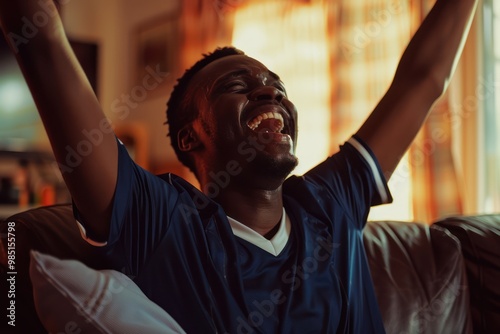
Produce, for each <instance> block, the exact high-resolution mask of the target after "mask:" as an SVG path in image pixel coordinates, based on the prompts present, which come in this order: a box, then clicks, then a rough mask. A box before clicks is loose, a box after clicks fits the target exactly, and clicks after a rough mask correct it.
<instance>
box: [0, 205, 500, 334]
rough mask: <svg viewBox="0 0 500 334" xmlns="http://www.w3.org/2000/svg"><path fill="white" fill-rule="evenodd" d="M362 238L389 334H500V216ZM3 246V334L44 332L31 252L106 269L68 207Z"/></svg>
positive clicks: (44, 212) (25, 227)
mask: <svg viewBox="0 0 500 334" xmlns="http://www.w3.org/2000/svg"><path fill="white" fill-rule="evenodd" d="M9 223H10V224H9ZM9 226H10V227H12V226H15V231H14V234H10V235H9V234H8V232H9V231H8V230H9ZM11 230H12V228H11ZM13 236H14V237H15V268H14V269H15V271H16V272H17V274H16V275H15V276H16V279H15V285H14V286H13V285H11V284H10V281H8V280H7V279H8V278H9V277H10V276H9V275H8V274H7V273H8V272H10V271H11V270H9V269H8V267H7V260H8V252H7V251H8V241H9V240H8V238H9V237H13ZM364 237H365V246H366V252H367V255H368V261H369V264H370V267H371V270H372V278H373V281H374V284H375V290H376V293H377V298H378V301H379V304H380V309H381V311H382V316H383V319H384V324H385V326H386V330H387V333H394V334H407V333H408V334H410V333H419V334H420V333H440V334H441V333H450V334H457V333H492V334H493V333H495V334H496V333H500V214H497V215H478V216H469V217H454V218H447V219H444V220H440V221H438V222H436V223H434V224H433V225H432V226H431V227H429V226H427V225H424V224H418V223H406V222H393V221H385V222H370V223H369V224H368V226H367V227H366V229H365V233H364ZM11 241H12V240H11ZM0 246H1V247H0V263H1V265H0V280H1V281H0V294H1V296H2V297H1V298H0V301H1V304H0V309H2V310H3V313H5V315H2V317H1V319H2V321H1V323H0V333H44V332H45V331H44V329H43V327H42V325H41V323H40V321H39V319H38V317H37V315H36V312H35V309H34V305H33V294H32V290H31V282H30V280H29V252H30V250H31V249H36V250H38V251H40V252H42V253H46V254H51V255H53V256H56V257H58V258H62V259H78V260H80V261H81V262H83V263H85V264H87V265H88V266H90V267H92V268H95V269H102V268H105V267H106V261H105V260H104V258H105V257H104V256H103V254H101V249H99V248H94V247H92V246H90V245H88V244H87V243H85V242H84V241H83V240H82V239H81V237H80V233H79V231H78V229H77V227H76V224H75V223H74V219H73V215H72V210H71V206H70V205H69V204H63V205H55V206H50V207H42V208H38V209H33V210H29V211H26V212H22V213H19V214H16V215H14V216H12V217H10V218H9V219H7V220H5V221H3V222H2V223H0ZM11 259H12V258H11ZM13 289H14V292H15V305H16V307H15V318H16V327H15V328H13V327H11V326H9V325H8V324H7V321H8V320H9V319H8V318H7V319H6V315H7V312H6V311H5V310H6V309H7V308H8V307H9V304H8V303H9V301H10V300H12V298H10V297H9V298H6V296H7V295H8V293H11V292H12V291H13ZM360 334H362V333H360Z"/></svg>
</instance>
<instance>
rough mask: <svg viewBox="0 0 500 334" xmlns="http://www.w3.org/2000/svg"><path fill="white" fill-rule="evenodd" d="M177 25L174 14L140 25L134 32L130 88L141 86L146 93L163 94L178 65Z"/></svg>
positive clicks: (178, 31)
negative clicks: (133, 62)
mask: <svg viewBox="0 0 500 334" xmlns="http://www.w3.org/2000/svg"><path fill="white" fill-rule="evenodd" d="M179 34H180V27H179V15H178V14H177V13H175V14H171V15H167V16H163V17H159V18H156V19H154V20H152V21H148V22H146V23H144V24H142V25H140V26H139V27H138V28H137V29H136V31H135V33H134V37H135V38H134V40H135V50H136V57H135V75H134V76H133V82H132V83H131V84H132V87H137V86H140V87H143V88H145V90H143V91H145V92H146V93H147V95H148V97H149V96H158V95H160V94H163V95H164V94H166V93H167V91H166V90H167V89H168V88H169V87H170V85H171V84H172V83H173V82H174V80H175V75H173V73H174V72H176V69H177V67H178V66H179V65H178V64H179V57H180V54H179V53H180V36H179Z"/></svg>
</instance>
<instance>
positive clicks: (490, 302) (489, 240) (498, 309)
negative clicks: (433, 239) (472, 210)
mask: <svg viewBox="0 0 500 334" xmlns="http://www.w3.org/2000/svg"><path fill="white" fill-rule="evenodd" d="M433 226H439V227H441V228H445V229H447V230H448V231H450V232H451V233H452V234H453V235H454V236H455V237H457V238H458V239H459V240H460V243H461V245H462V254H463V257H464V259H465V265H466V269H467V279H468V282H469V289H470V295H471V313H472V319H473V322H474V333H500V284H499V282H500V214H492V215H475V216H459V217H448V218H446V219H443V220H441V221H438V222H436V223H435V224H434V225H433Z"/></svg>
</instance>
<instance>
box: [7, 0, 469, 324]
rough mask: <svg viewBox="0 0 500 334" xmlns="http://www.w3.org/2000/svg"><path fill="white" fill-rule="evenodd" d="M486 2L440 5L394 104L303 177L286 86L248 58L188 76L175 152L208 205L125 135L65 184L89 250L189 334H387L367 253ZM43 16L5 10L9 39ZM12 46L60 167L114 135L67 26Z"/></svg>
mask: <svg viewBox="0 0 500 334" xmlns="http://www.w3.org/2000/svg"><path fill="white" fill-rule="evenodd" d="M476 5H477V1H475V0H455V1H451V0H438V1H437V3H436V5H435V6H434V8H433V9H432V11H431V12H430V13H429V15H428V17H427V18H426V19H425V21H424V22H423V24H422V26H421V27H420V29H419V30H418V32H417V33H416V34H415V36H414V37H413V39H412V41H411V42H410V44H409V46H408V48H407V50H406V51H405V53H404V55H403V57H402V59H401V62H400V64H399V67H398V70H397V72H396V75H395V78H394V81H393V83H392V85H391V87H390V88H389V90H388V92H387V93H386V94H385V96H384V97H383V98H382V100H381V101H380V103H379V104H378V105H377V107H376V108H375V110H374V111H373V113H372V114H371V115H370V117H369V118H368V119H367V120H366V122H365V123H364V124H363V125H362V126H361V128H360V129H359V130H358V131H357V133H356V134H355V135H354V136H353V137H352V138H351V139H349V141H348V142H347V143H346V144H345V145H343V146H342V148H341V150H340V152H339V153H337V154H335V155H334V156H332V157H330V158H329V159H327V160H326V161H325V162H323V163H321V164H320V165H318V166H317V167H315V168H314V169H312V170H311V171H309V172H308V173H306V174H305V175H304V176H303V177H290V178H289V179H287V180H286V181H285V179H286V178H287V176H288V175H289V173H290V172H291V171H292V170H293V168H294V167H295V165H296V163H297V158H296V156H295V153H294V149H295V145H294V143H295V141H296V139H297V138H296V122H297V112H296V110H295V107H294V106H293V104H292V102H291V101H290V100H289V99H288V96H287V94H286V91H285V89H284V86H283V83H282V82H281V80H280V79H279V77H278V76H277V75H276V74H274V73H273V72H271V71H270V70H268V69H267V68H266V67H265V66H264V65H263V64H261V63H260V62H258V61H257V60H255V59H252V58H249V57H247V56H245V55H244V54H242V53H241V52H240V51H238V50H236V49H233V48H223V49H220V50H217V51H215V52H214V53H213V54H211V55H208V56H205V57H204V58H203V59H202V60H200V61H199V62H198V63H197V64H195V65H194V67H193V68H191V69H190V70H188V71H187V72H186V74H185V75H184V77H183V78H181V79H180V81H179V84H178V85H177V86H176V88H175V89H174V92H173V93H172V97H171V99H170V101H169V105H168V111H167V113H168V122H169V127H170V136H171V139H172V144H173V145H174V149H175V150H176V153H177V155H178V157H179V159H180V160H181V161H182V162H183V163H184V164H186V165H187V166H188V167H189V168H191V169H192V170H193V171H194V173H195V175H196V176H197V178H198V180H199V181H200V184H201V188H202V190H203V192H204V193H202V192H199V191H198V190H196V189H195V188H194V187H192V186H191V185H190V184H188V183H187V182H186V181H184V180H182V179H180V178H179V177H176V176H174V175H171V174H166V175H163V176H160V177H158V176H154V175H151V174H150V173H148V172H146V171H144V170H143V169H141V168H140V167H139V166H137V165H136V164H134V163H133V162H132V160H131V159H130V157H129V156H128V155H127V153H126V150H125V149H124V147H123V145H121V144H120V143H119V142H117V140H116V139H115V137H114V135H113V134H112V133H111V132H110V131H104V130H103V131H102V141H101V143H100V144H99V145H97V146H95V147H93V150H92V153H91V154H89V155H88V156H87V157H86V158H84V159H83V161H82V162H81V164H80V165H79V166H77V167H75V168H74V170H72V171H71V172H66V173H63V176H64V178H65V181H66V184H67V186H68V188H69V190H70V192H71V194H72V196H73V200H74V205H75V215H76V218H77V220H78V221H79V225H80V227H81V230H82V234H83V235H84V237H85V238H87V239H88V241H89V242H91V243H93V244H95V245H99V246H103V247H107V250H108V252H109V255H110V257H111V258H113V259H114V261H115V265H116V268H123V270H124V271H125V272H126V273H127V274H128V275H130V276H132V277H133V278H134V280H135V282H136V283H137V284H138V285H139V286H140V287H141V289H143V291H144V292H145V293H146V294H147V295H148V297H149V298H151V299H152V300H153V301H155V302H156V303H158V304H159V305H160V306H161V307H163V308H164V309H165V310H166V311H168V312H169V313H170V314H171V315H172V316H173V317H174V318H175V319H176V320H177V321H178V322H179V324H180V325H181V326H182V327H183V328H184V329H185V330H186V331H187V332H188V333H215V332H217V333H305V332H310V333H334V332H340V333H344V332H349V333H382V332H384V329H383V324H382V321H381V317H380V313H379V310H378V306H377V302H376V299H375V295H374V291H373V287H372V283H371V280H370V274H369V270H368V266H367V263H366V259H365V255H364V249H363V244H362V228H363V226H364V224H365V222H366V217H367V215H368V211H369V207H370V205H376V204H380V203H385V202H388V201H390V200H391V197H390V194H389V192H388V189H387V186H386V179H388V178H389V177H390V175H391V173H392V172H393V170H394V168H395V167H396V165H397V163H398V161H399V159H400V157H401V156H402V155H403V153H404V151H405V150H406V149H407V147H408V145H409V144H410V142H411V141H412V140H413V138H414V136H415V135H416V133H417V131H418V130H419V128H420V126H421V124H422V123H423V121H424V119H425V117H426V115H427V113H428V111H429V109H430V107H431V106H432V104H433V103H434V102H435V100H436V99H437V98H438V97H439V96H440V95H441V94H442V92H443V91H444V90H445V89H446V84H447V82H448V80H449V77H450V76H451V74H452V72H453V70H454V67H455V65H456V62H457V59H458V56H459V54H460V52H461V49H462V47H463V43H464V39H465V36H466V34H467V31H468V29H469V26H470V22H471V19H472V15H473V12H474V9H475V7H476ZM39 6H40V4H39V1H34V0H23V1H17V2H14V1H10V0H0V19H1V22H2V28H3V31H4V33H5V34H6V36H7V38H8V39H9V34H10V36H13V35H12V33H16V34H20V33H21V32H22V29H23V22H24V21H23V20H21V18H23V17H24V18H26V17H27V18H29V17H33V16H34V15H35V14H36V13H37V11H39V10H40V7H39ZM53 13H54V14H53V15H51V17H50V20H49V23H48V24H47V25H45V26H43V27H40V29H39V32H38V34H37V35H36V36H35V37H33V38H32V39H31V40H30V41H29V42H28V43H21V42H19V43H18V42H16V41H15V40H13V39H11V46H12V48H13V50H14V51H16V56H17V59H18V61H19V64H20V66H21V68H22V70H23V73H24V74H25V77H26V80H27V82H28V84H29V86H30V89H31V91H32V94H33V97H34V99H35V101H36V104H37V107H38V109H39V112H40V115H41V117H42V120H43V122H44V125H45V127H46V130H47V133H48V135H49V138H50V140H51V144H52V147H53V150H54V154H55V156H56V159H57V160H58V161H60V162H61V163H64V161H65V157H66V152H67V151H66V147H67V146H68V145H69V147H77V146H78V144H79V143H80V142H81V141H82V140H85V139H86V138H85V136H84V134H85V133H88V131H89V130H92V129H108V127H107V126H106V121H105V116H104V114H103V112H102V110H101V107H100V106H99V104H98V101H97V99H96V98H95V96H94V95H93V93H92V90H91V88H90V85H89V84H88V83H87V82H86V80H85V79H84V75H83V74H82V72H81V70H80V69H79V67H78V64H77V62H76V61H75V59H74V56H73V54H72V53H71V51H70V50H69V47H68V43H67V40H66V38H65V36H64V33H63V28H62V25H61V22H60V20H59V17H58V15H56V14H55V12H53Z"/></svg>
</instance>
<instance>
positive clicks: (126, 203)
mask: <svg viewBox="0 0 500 334" xmlns="http://www.w3.org/2000/svg"><path fill="white" fill-rule="evenodd" d="M117 145H118V179H117V184H116V189H115V195H114V200H113V209H112V215H111V222H110V232H109V236H108V239H107V240H97V239H96V238H95V237H94V234H93V233H92V231H91V230H89V229H87V228H86V226H87V224H85V221H83V220H82V219H81V215H80V214H79V212H78V210H77V209H76V207H75V206H74V205H73V208H74V213H75V218H76V220H77V222H78V224H79V227H80V231H81V232H82V236H83V237H84V239H85V240H87V241H88V242H89V243H91V244H93V245H96V246H107V247H109V248H110V249H115V248H116V244H117V243H118V241H119V243H118V244H119V247H120V248H122V250H119V251H118V253H120V252H121V251H123V252H124V255H125V253H126V256H124V257H125V258H126V259H127V260H126V262H128V263H129V264H132V266H133V267H138V266H140V264H141V263H143V262H145V259H146V258H147V257H148V255H149V254H151V253H152V251H153V250H154V249H155V247H156V245H157V244H158V243H159V241H160V240H161V237H162V236H163V235H164V234H165V231H166V229H167V228H168V225H169V212H171V210H172V208H173V207H174V206H175V203H176V201H177V197H178V192H177V190H176V189H175V187H173V186H172V185H171V184H169V182H168V180H167V181H166V180H164V179H162V178H160V177H158V176H156V175H154V174H151V173H150V172H148V171H146V170H144V169H143V168H142V167H140V166H139V165H137V164H136V163H135V162H134V161H133V160H132V159H131V158H130V156H129V154H128V152H127V150H126V148H125V146H124V145H123V144H122V143H121V142H120V141H119V140H118V141H117ZM114 252H115V253H116V251H114Z"/></svg>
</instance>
